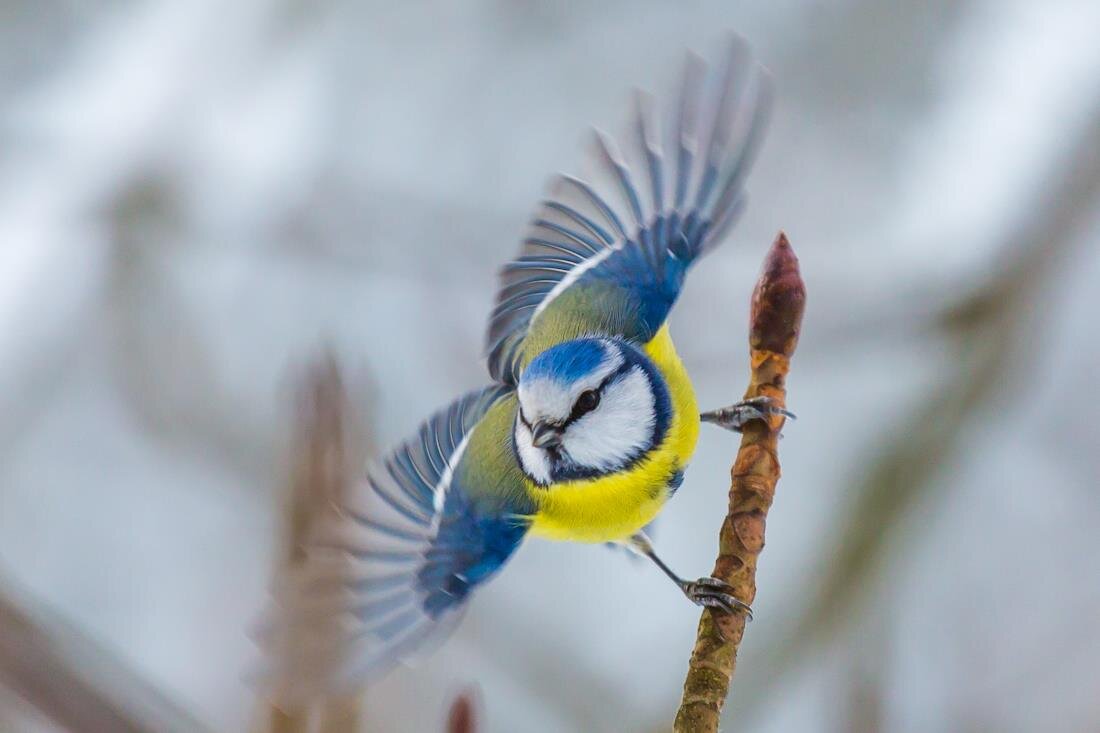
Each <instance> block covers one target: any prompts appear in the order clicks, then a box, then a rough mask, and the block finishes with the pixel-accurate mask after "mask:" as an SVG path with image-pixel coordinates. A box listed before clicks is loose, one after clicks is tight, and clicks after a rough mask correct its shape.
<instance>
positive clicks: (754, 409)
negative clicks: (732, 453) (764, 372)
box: [699, 395, 798, 433]
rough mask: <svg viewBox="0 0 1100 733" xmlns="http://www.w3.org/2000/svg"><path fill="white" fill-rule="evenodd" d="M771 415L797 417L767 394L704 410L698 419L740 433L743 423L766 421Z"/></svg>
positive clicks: (793, 418)
mask: <svg viewBox="0 0 1100 733" xmlns="http://www.w3.org/2000/svg"><path fill="white" fill-rule="evenodd" d="M772 415H782V416H783V417H785V418H788V419H790V420H797V419H798V418H797V417H796V416H795V414H794V413H793V412H791V411H790V410H787V409H784V408H782V407H780V406H779V405H777V404H776V403H775V400H773V399H772V398H771V397H768V396H767V395H761V396H759V397H752V398H750V399H747V400H742V401H741V402H738V403H736V404H733V405H730V406H729V407H720V408H718V409H717V410H711V411H710V412H704V413H703V414H702V415H700V416H699V419H700V420H702V421H703V422H708V423H711V424H713V425H717V426H719V427H722V428H725V429H726V430H732V431H733V432H735V433H740V432H741V431H742V430H744V428H745V425H747V424H748V423H750V422H752V421H753V420H764V421H767V420H768V418H769V417H771V416H772Z"/></svg>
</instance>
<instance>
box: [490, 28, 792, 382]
mask: <svg viewBox="0 0 1100 733" xmlns="http://www.w3.org/2000/svg"><path fill="white" fill-rule="evenodd" d="M706 76H707V74H706V66H705V65H704V64H703V62H702V61H700V60H699V58H698V57H696V56H693V55H689V57H688V60H687V63H686V66H685V71H684V77H683V82H682V85H681V91H680V96H679V102H678V105H677V107H676V108H675V109H674V110H673V112H672V115H671V117H672V121H673V124H672V125H671V134H670V136H669V140H668V143H669V144H670V146H671V149H673V150H674V151H675V155H674V156H673V160H672V161H671V162H672V165H671V169H670V171H668V173H667V175H668V176H669V179H670V180H671V182H672V183H671V184H670V187H671V191H670V192H668V193H666V191H665V186H666V183H665V177H666V170H665V155H664V145H663V141H662V136H661V134H660V131H659V129H658V126H657V123H656V115H655V113H654V110H653V107H654V105H653V103H652V100H651V99H650V98H649V97H648V96H646V95H644V94H642V93H638V94H636V96H635V104H634V120H633V125H632V127H633V131H632V134H630V135H628V136H627V137H625V138H624V140H626V142H628V143H629V145H628V146H627V148H626V149H625V150H620V148H619V147H618V146H617V145H616V144H615V141H614V140H613V139H612V138H611V137H610V136H608V135H606V134H604V133H602V132H599V131H596V132H595V134H594V151H595V153H594V155H593V161H594V163H595V170H594V171H593V175H592V176H591V177H590V178H589V179H588V180H585V179H582V178H579V177H575V176H568V175H563V176H561V177H560V178H559V179H558V184H557V186H556V187H555V188H554V190H553V193H552V196H551V197H550V199H549V200H547V201H544V202H543V203H542V204H541V206H540V207H539V209H538V211H537V212H536V214H535V216H534V217H533V220H532V224H531V227H532V233H531V234H530V235H529V236H528V237H527V238H525V239H524V241H523V248H522V250H521V253H520V255H519V257H517V258H516V259H515V260H514V261H512V262H511V263H509V264H508V265H506V266H505V267H504V268H503V269H502V271H501V278H500V280H501V281H500V289H499V292H498V296H497V302H496V307H495V308H494V309H493V312H492V315H491V317H490V320H489V329H488V335H487V338H486V346H487V351H488V363H489V373H490V374H491V375H492V377H493V378H494V379H496V380H497V381H500V382H503V383H505V384H512V385H514V384H517V383H518V380H519V375H520V373H521V372H522V370H523V368H524V367H525V365H526V363H527V362H528V361H530V359H532V358H533V357H534V356H535V355H536V353H533V346H532V347H531V348H528V343H527V342H528V337H529V336H530V335H531V333H532V330H533V329H536V328H537V327H538V325H539V322H541V321H545V320H547V319H550V320H553V319H555V318H557V319H559V320H562V321H564V322H567V323H568V324H569V327H568V328H567V329H565V331H563V333H561V334H560V338H558V340H559V341H560V340H564V339H568V338H574V337H576V336H578V335H582V334H585V333H587V334H600V335H607V336H621V337H624V338H628V339H632V340H635V341H638V342H642V343H644V342H645V341H648V340H649V339H650V338H652V337H653V336H654V334H655V333H656V332H657V330H658V329H659V328H660V327H661V325H662V324H663V323H664V320H665V318H666V317H667V315H668V311H669V309H670V308H671V306H672V303H673V302H674V301H675V299H676V297H677V296H678V295H679V291H680V288H681V287H682V284H683V278H684V274H685V273H686V271H687V268H688V267H690V265H691V264H692V263H693V262H694V261H695V260H697V259H698V258H699V257H700V256H701V255H702V254H704V253H705V252H707V251H708V250H710V249H711V248H713V247H714V246H715V245H716V244H717V243H718V242H719V241H720V240H721V238H722V237H723V236H724V235H725V233H726V232H727V231H728V230H729V228H730V227H731V226H732V225H733V223H734V222H736V220H737V216H738V214H739V213H740V212H741V211H742V210H743V209H744V206H745V193H744V182H745V178H746V177H747V174H748V172H749V170H750V169H751V167H752V163H753V162H754V159H755V155H756V151H757V149H758V148H759V146H760V143H761V141H762V137H763V132H764V129H765V127H766V123H767V119H768V111H769V109H770V105H771V91H770V90H771V84H770V79H769V77H768V75H767V73H766V72H765V71H764V70H763V69H762V68H761V67H760V66H759V65H758V64H755V63H753V61H752V58H751V54H750V51H749V48H748V46H747V44H746V43H745V41H744V40H743V39H741V38H740V37H736V36H735V37H734V38H733V39H732V40H731V42H730V44H729V48H728V51H727V55H726V61H725V63H724V64H723V65H722V67H721V69H720V70H719V72H718V73H717V74H716V75H715V79H714V82H713V84H712V85H711V86H713V89H712V90H709V91H707V93H706V94H704V88H705V87H706V84H705V81H706ZM632 166H636V167H637V168H638V169H639V170H641V171H642V172H643V175H641V176H637V177H636V176H635V175H634V173H633V172H632ZM599 282H602V283H605V284H606V283H610V284H612V285H613V286H614V287H616V288H618V289H619V291H620V295H619V301H618V302H617V303H616V304H608V307H605V308H603V309H602V310H603V311H605V312H610V313H611V315H606V316H604V315H601V314H600V310H601V309H598V308H594V309H592V312H591V313H579V312H575V311H569V312H564V311H563V312H562V313H556V312H555V309H554V308H553V307H552V306H553V304H554V302H555V301H556V300H558V299H559V298H561V296H562V295H563V294H564V293H566V292H571V291H572V290H573V289H574V288H584V287H586V286H588V285H591V284H593V283H599ZM570 302H571V303H572V302H573V301H570ZM563 307H565V306H563ZM569 307H573V306H569ZM614 318H618V319H619V320H618V321H615V320H614ZM631 318H633V320H630V319H631ZM533 343H537V345H538V347H539V348H540V349H541V348H546V347H547V346H549V345H552V344H553V343H554V340H553V339H552V338H551V339H549V340H548V338H546V337H543V338H539V339H535V340H534V342H533Z"/></svg>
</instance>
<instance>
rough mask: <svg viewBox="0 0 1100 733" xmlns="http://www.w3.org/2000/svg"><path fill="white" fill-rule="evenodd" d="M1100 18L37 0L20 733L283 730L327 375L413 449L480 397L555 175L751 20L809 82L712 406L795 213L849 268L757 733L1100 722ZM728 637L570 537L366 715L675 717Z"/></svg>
mask: <svg viewBox="0 0 1100 733" xmlns="http://www.w3.org/2000/svg"><path fill="white" fill-rule="evenodd" d="M1098 27H1100V5H1098V4H1096V3H1094V2H1087V1H1086V0H1080V2H1075V1H1074V0H1060V1H1053V0H1052V1H1051V2H1044V3H1037V2H1031V1H1030V0H933V1H932V2H923V1H920V2H918V1H917V0H910V1H908V2H895V3H880V2H872V1H871V0H849V1H844V2H809V1H807V0H780V1H778V2H770V3H753V4H751V5H750V4H732V3H728V2H717V1H716V2H701V1H699V2H690V3H670V2H657V1H656V0H647V1H646V2H639V1H634V2H625V1H623V0H612V1H611V2H600V3H595V2H593V3H588V4H583V5H582V4H564V3H552V2H540V1H539V0H521V1H518V2H505V1H503V0H486V1H484V2H468V3H437V4H433V5H421V4H418V3H381V2H362V1H360V0H324V1H323V2H303V1H302V0H238V1H237V2H233V3H224V2H215V1H214V0H187V1H186V2H182V1H171V0H102V1H98V2H77V1H76V0H54V1H53V2H36V1H34V0H22V1H20V0H15V2H11V0H8V1H7V2H2V3H0V599H2V603H0V730H3V731H18V732H20V733H22V732H23V731H32V732H35V731H51V730H57V729H60V727H61V726H63V725H65V722H64V721H65V720H66V719H69V720H71V719H73V718H72V717H71V716H72V710H71V708H72V707H73V706H74V705H76V706H77V707H78V708H79V705H80V704H81V702H80V701H81V700H85V699H86V701H87V704H88V705H91V706H93V707H95V706H96V705H99V706H101V707H102V706H103V705H106V706H107V707H108V708H111V709H113V710H114V714H116V715H117V716H118V721H122V720H128V721H131V724H133V725H137V726H138V727H135V728H132V729H133V730H158V731H168V730H207V731H236V730H246V729H249V728H250V727H252V728H255V726H257V725H258V723H257V720H258V718H259V717H262V713H261V712H258V710H259V708H261V707H262V706H261V705H260V703H258V702H257V700H256V698H255V694H254V692H253V690H251V689H250V688H249V686H248V685H247V684H246V683H244V682H243V681H242V675H243V673H244V671H245V670H246V668H247V667H248V665H249V663H250V662H252V661H254V660H255V657H256V655H257V652H256V650H255V647H254V645H253V643H252V642H251V641H250V640H249V638H248V636H247V635H246V630H247V628H248V626H249V625H250V623H251V622H252V621H253V620H254V619H255V617H256V615H257V613H258V611H259V610H260V609H261V608H262V607H263V605H264V604H265V603H266V600H267V595H268V588H269V585H270V581H271V575H272V571H273V569H274V568H275V566H276V564H277V562H278V557H279V556H280V552H281V549H280V548H281V547H282V546H283V542H284V539H283V537H284V528H283V526H284V523H285V520H284V506H285V503H286V502H285V496H286V493H287V485H288V481H287V477H286V474H287V470H288V469H287V464H288V453H289V452H292V451H291V450H289V449H288V445H290V444H291V443H290V441H291V440H292V435H293V432H294V427H293V426H294V417H295V412H294V409H293V408H294V404H295V402H294V397H293V395H294V385H295V383H296V382H295V375H296V374H300V373H301V372H302V368H303V365H306V364H309V363H311V362H312V361H313V360H314V359H315V358H316V355H317V354H318V353H319V351H320V350H321V349H323V348H328V349H330V350H331V351H332V352H333V353H334V354H335V355H336V357H337V358H338V360H339V363H340V365H341V368H342V369H343V373H344V375H345V378H346V383H347V384H348V385H349V392H350V397H349V399H352V400H354V401H356V402H357V403H358V404H361V405H364V406H366V407H367V408H368V409H367V412H368V413H369V421H368V424H367V425H366V426H365V427H364V432H369V433H370V434H371V435H372V436H373V441H374V442H375V443H377V444H378V445H380V446H386V445H390V444H392V443H394V442H395V441H397V440H400V439H401V438H402V437H403V436H405V435H407V434H408V433H410V432H411V431H412V430H414V429H415V427H416V425H417V423H418V421H419V420H420V419H421V418H422V417H423V416H425V415H426V414H427V413H428V412H430V411H431V410H433V409H435V408H436V407H438V406H440V405H442V404H444V403H445V402H447V401H449V400H450V399H451V397H452V396H454V395H455V394H457V393H458V392H459V391H462V390H466V389H469V388H473V387H476V386H480V385H482V384H483V383H485V382H486V379H487V378H486V373H485V368H484V364H483V362H482V360H481V358H480V350H481V340H482V335H483V329H484V325H485V319H486V316H487V313H488V311H489V309H490V307H491V302H492V298H493V290H494V284H495V270H496V268H497V267H498V266H499V265H500V264H502V263H503V262H504V261H505V260H506V259H507V258H509V257H510V256H511V255H512V254H513V253H514V252H515V249H516V247H517V246H518V239H519V237H520V235H521V232H522V230H523V227H524V223H525V221H526V219H527V217H528V215H529V214H530V212H531V211H532V209H533V206H534V204H535V202H536V201H537V200H538V199H539V197H540V196H541V195H542V193H543V192H544V187H545V185H546V183H547V181H548V180H549V177H550V175H551V174H552V173H555V172H557V171H562V170H564V171H571V170H574V171H575V170H577V169H578V167H579V166H580V164H581V162H582V156H581V152H580V147H581V146H580V143H581V142H582V140H583V138H584V131H585V130H586V129H587V127H588V125H590V124H597V125H599V126H601V127H604V128H610V129H619V125H620V123H621V122H623V121H624V120H625V117H626V114H627V112H628V110H629V104H628V102H629V92H630V89H631V88H632V87H634V86H641V87H644V88H646V89H649V90H653V91H655V92H659V93H663V94H665V95H667V93H668V92H669V91H670V89H671V88H672V86H673V84H674V81H675V79H676V78H677V77H678V74H679V70H680V65H681V62H682V60H683V55H684V52H685V50H686V49H694V50H696V51H698V52H700V53H702V54H703V55H704V56H708V57H710V58H714V57H715V56H716V54H717V53H718V51H719V49H720V46H721V42H722V33H723V32H724V31H725V30H727V29H735V30H737V31H738V32H740V33H741V34H743V35H744V36H746V37H747V38H748V39H749V40H750V41H751V43H752V44H753V46H754V48H755V50H756V53H757V55H758V56H759V57H760V58H761V59H762V61H763V62H764V63H765V64H766V65H768V66H769V67H770V68H771V69H772V71H773V73H774V75H775V78H776V87H777V105H776V112H775V115H774V122H773V125H772V128H771V133H770V135H769V138H768V140H767V142H766V144H765V147H764V150H763V153H762V155H761V157H760V159H759V162H758V164H757V166H756V169H755V173H754V174H753V176H752V179H751V181H750V190H751V192H752V200H751V202H750V205H749V208H748V211H747V214H746V216H745V217H744V219H743V221H742V223H741V225H740V226H739V227H738V228H737V229H736V230H735V231H734V233H733V234H732V236H731V237H730V239H729V241H728V242H727V244H726V245H725V246H724V247H723V248H722V249H721V250H720V251H719V252H717V253H716V254H714V255H713V256H711V257H710V258H708V259H707V260H706V261H705V263H704V265H703V266H701V267H699V268H698V269H697V270H696V271H695V272H694V274H693V277H692V278H691V280H690V284H689V287H688V288H687V291H686V293H685V295H684V297H683V299H682V300H681V302H680V304H679V306H678V308H677V310H676V311H675V313H674V314H673V317H672V328H673V333H674V334H675V336H676V338H677V342H678V344H679V348H680V353H681V355H682V356H683V358H684V360H685V362H686V363H687V365H688V367H689V369H690V370H691V371H692V373H693V375H694V377H695V380H696V387H697V391H698V393H699V398H700V402H701V403H703V405H704V406H706V407H714V406H718V405H725V404H728V403H729V402H731V401H734V400H735V399H736V398H738V397H739V396H740V394H741V391H742V390H743V389H744V385H745V383H746V379H747V368H746V364H745V362H746V355H747V345H746V327H745V324H746V316H747V304H748V295H749V292H750V289H751V286H752V283H753V281H754V279H755V276H756V273H757V269H758V267H759V263H760V261H761V259H762V257H763V254H764V252H765V250H766V248H767V246H768V244H769V243H770V242H771V240H772V238H773V237H774V235H775V233H776V231H777V230H778V229H780V228H782V229H784V230H786V232H787V233H788V235H789V236H790V239H791V242H792V244H793V245H794V247H795V249H796V250H797V251H798V253H799V255H800V257H801V260H802V268H803V273H804V277H805V279H806V281H807V287H808V290H809V304H808V310H807V313H806V318H805V324H804V329H803V333H804V335H803V340H802V344H801V347H800V349H799V353H798V354H797V356H796V358H795V363H794V368H793V372H792V374H791V377H790V380H789V387H790V406H791V407H792V409H794V410H795V411H796V412H797V413H798V415H799V420H798V421H797V422H796V423H792V424H790V425H788V426H787V429H786V437H785V440H784V441H783V443H782V445H781V460H782V463H783V479H782V481H781V482H780V486H779V490H778V492H777V498H776V501H775V506H774V508H773V510H772V512H771V515H770V521H769V527H768V546H767V549H766V551H765V552H764V555H763V558H762V562H761V569H760V576H759V578H758V585H759V589H760V590H759V594H758V597H757V600H756V603H755V610H756V621H755V622H754V623H753V624H752V625H751V626H750V627H749V629H748V632H747V635H746V639H745V643H744V645H743V647H742V650H741V661H740V664H739V666H738V671H737V677H736V678H735V680H734V685H733V694H732V696H731V698H730V701H729V702H728V704H727V708H726V721H727V725H728V727H729V728H730V729H731V730H732V729H736V730H743V731H760V732H762V733H763V732H771V731H848V730H855V731H868V732H869V731H914V732H915V731H922V732H923V731H990V730H997V731H1032V730H1044V731H1095V730H1098V729H1100V661H1098V660H1100V495H1098V488H1097V487H1098V479H1100V451H1098V447H1100V446H1098V440H1100V424H1098V422H1097V416H1098V412H1100V411H1098V407H1100V396H1098V395H1100V390H1097V389H1096V387H1095V385H1093V384H1092V380H1093V379H1094V378H1095V377H1096V374H1097V370H1098V368H1100V330H1098V329H1097V324H1096V314H1097V313H1100V289H1098V288H1097V287H1096V283H1097V282H1100V246H1097V244H1098V242H1100V196H1098V192H1100V152H1098V151H1100V45H1098V44H1097V43H1096V42H1095V30H1096V28H1098ZM735 446H736V438H735V437H733V436H730V435H729V434H725V433H722V432H721V431H717V430H709V431H704V434H703V436H702V439H701V442H700V446H699V450H698V453H697V457H696V459H695V461H694V463H693V465H692V470H691V471H689V472H688V475H687V480H686V482H685V484H684V486H683V488H682V489H681V490H680V492H679V493H678V494H677V497H676V501H674V502H672V504H671V505H670V506H669V508H668V510H667V511H666V512H665V513H664V515H663V516H662V518H661V520H660V524H659V526H658V527H657V529H656V533H655V534H656V543H657V545H658V547H659V549H660V550H661V551H662V554H663V555H664V556H665V559H666V560H668V562H669V563H670V564H671V565H672V566H673V567H676V568H678V569H681V571H682V572H684V573H685V574H689V575H690V574H701V573H705V572H707V571H708V570H709V568H710V567H711V565H712V563H713V558H714V553H715V546H716V535H717V529H718V525H719V523H720V522H721V517H722V516H723V512H724V509H725V504H726V490H727V486H728V467H729V464H730V461H731V459H732V456H733V453H734V451H735ZM697 619H698V613H697V612H696V610H695V609H694V608H692V607H691V606H690V605H688V604H686V603H685V601H684V599H683V598H682V597H680V596H679V595H678V594H676V593H674V592H671V589H670V588H669V587H668V586H667V581H666V580H665V579H664V578H663V577H661V576H660V574H659V573H657V572H655V571H654V569H653V568H651V567H648V566H647V565H645V564H641V563H634V562H631V561H630V560H629V559H628V558H625V557H624V556H623V555H622V553H618V552H611V551H607V550H604V549H602V548H600V547H585V546H567V545H558V544H550V543H546V542H542V541H533V542H530V543H528V544H527V545H526V546H525V547H524V548H523V550H522V551H521V552H519V553H518V554H517V556H516V558H515V559H514V561H513V562H512V563H510V564H509V566H508V567H507V568H506V570H505V571H504V572H503V573H502V575H501V576H500V577H499V578H498V579H497V580H496V581H495V582H493V583H491V584H490V585H488V586H487V587H486V588H485V590H484V591H483V592H481V593H479V594H478V595H477V597H476V598H475V600H474V602H473V604H472V607H471V609H470V611H469V613H468V614H467V615H466V618H465V620H464V621H463V623H462V625H461V626H460V627H459V629H458V631H457V633H456V634H455V635H454V637H453V638H452V639H451V640H450V641H449V642H448V643H447V644H446V645H444V646H443V647H442V648H441V649H440V650H439V651H438V652H437V653H435V654H433V655H431V656H430V657H428V658H426V659H425V660H424V661H422V662H421V663H420V664H419V665H417V666H415V667H412V668H407V669H400V670H397V671H396V672H395V673H393V674H392V675H390V676H389V677H388V678H386V679H385V680H384V681H383V682H381V683H379V684H377V685H375V686H373V687H372V688H371V689H370V690H368V691H367V693H366V696H365V698H364V701H363V704H362V708H361V711H360V715H361V718H362V730H364V731H368V730H369V731H433V730H442V726H443V721H444V718H445V716H446V710H447V706H448V704H449V701H450V700H451V699H452V698H453V696H454V694H455V692H456V691H457V690H459V689H462V688H464V687H465V686H467V685H469V684H471V683H476V684H477V685H478V686H479V687H480V689H481V699H482V705H483V713H482V720H483V729H484V730H487V731H494V732H495V731H500V732H505V731H530V732H532V733H542V732H548V733H549V732H556V731H658V730H664V729H667V727H668V726H669V725H670V723H671V720H672V717H673V715H674V714H675V710H676V707H677V704H678V701H679V696H680V692H681V685H682V683H683V676H684V673H685V671H686V668H687V659H688V656H689V653H690V649H691V646H692V642H693V639H694V634H695V627H696V622H697ZM66 675H68V676H66ZM28 680H29V682H28ZM58 685H62V688H61V689H62V692H61V693H58V688H57V686H58ZM65 685H70V686H71V689H70V688H66V687H64V686H65ZM79 690H83V692H78V691H79ZM82 695H83V697H82ZM63 709H68V711H67V712H66V710H63ZM59 710H61V712H60V713H59V712H58V711H59ZM67 715H68V716H70V717H69V718H66V716H67ZM93 718H94V716H93V715H92V714H91V713H85V714H84V715H83V717H81V714H79V713H78V714H77V715H76V719H77V720H83V721H84V727H85V728H86V729H87V730H127V728H125V727H120V726H122V725H123V724H122V723H121V722H117V721H116V722H115V723H106V722H95V721H94V720H93ZM99 720H102V719H99ZM133 721H138V722H133ZM139 723H140V725H139ZM70 725H71V724H70ZM141 726H144V727H141ZM77 727H78V728H79V727H80V726H77Z"/></svg>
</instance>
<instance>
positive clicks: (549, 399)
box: [518, 348, 623, 422]
mask: <svg viewBox="0 0 1100 733" xmlns="http://www.w3.org/2000/svg"><path fill="white" fill-rule="evenodd" d="M622 364H623V356H622V354H621V353H619V351H618V349H610V348H608V349H607V352H606V357H605V358H604V360H603V362H601V363H600V365H599V367H597V368H596V369H595V370H594V371H593V372H592V373H591V374H586V375H585V376H584V377H583V378H582V379H579V380H577V381H576V382H572V383H570V384H568V385H565V384H562V383H561V382H559V381H557V380H555V379H550V378H542V379H531V380H529V381H527V382H522V381H521V382H520V385H519V390H518V392H519V394H518V396H519V403H520V405H521V406H522V407H523V415H524V417H525V418H526V419H527V421H528V422H534V421H535V420H549V421H551V422H564V421H565V420H566V418H568V417H569V414H570V413H571V412H572V411H573V405H574V404H575V403H576V401H577V397H579V396H580V394H581V392H585V391H587V390H590V389H596V388H598V387H599V386H600V385H601V384H602V383H603V380H605V379H607V377H608V375H610V374H613V373H614V372H615V371H617V370H618V369H619V367H621V366H622Z"/></svg>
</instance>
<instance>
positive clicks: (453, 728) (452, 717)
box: [446, 689, 479, 733]
mask: <svg viewBox="0 0 1100 733" xmlns="http://www.w3.org/2000/svg"><path fill="white" fill-rule="evenodd" d="M477 698H478V694H477V690H476V689H471V690H466V691H465V692H462V693H461V694H459V696H458V697H456V698H455V699H454V702H452V703H451V709H450V711H449V712H448V713H447V729H446V730H447V733H477V731H478V725H477V720H478V712H477V711H478V707H479V705H478V703H477Z"/></svg>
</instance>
